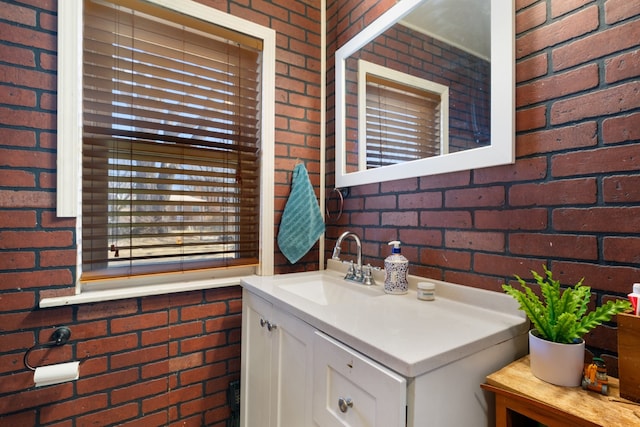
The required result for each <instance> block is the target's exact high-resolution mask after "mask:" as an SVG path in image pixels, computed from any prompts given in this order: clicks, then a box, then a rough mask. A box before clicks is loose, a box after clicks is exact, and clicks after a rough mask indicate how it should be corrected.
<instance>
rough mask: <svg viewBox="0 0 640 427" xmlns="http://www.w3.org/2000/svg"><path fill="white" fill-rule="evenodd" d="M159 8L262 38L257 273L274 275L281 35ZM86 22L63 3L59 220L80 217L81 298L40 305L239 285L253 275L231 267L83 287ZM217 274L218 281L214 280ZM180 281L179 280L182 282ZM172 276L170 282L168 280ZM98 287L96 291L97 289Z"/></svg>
mask: <svg viewBox="0 0 640 427" xmlns="http://www.w3.org/2000/svg"><path fill="white" fill-rule="evenodd" d="M147 1H149V2H150V3H153V4H155V5H158V6H161V7H164V8H167V9H171V10H174V11H177V12H179V13H183V14H186V15H190V16H194V17H197V18H199V19H202V20H206V21H209V22H212V23H215V24H217V25H221V26H223V27H227V28H229V29H231V30H234V31H237V32H240V33H244V34H247V35H249V36H252V37H255V38H257V39H259V40H262V43H263V51H262V63H261V67H262V68H261V70H260V73H261V77H262V94H261V95H262V98H261V101H260V103H261V117H260V123H261V149H260V157H261V160H260V161H261V171H260V174H261V176H260V221H261V222H260V254H259V257H260V261H259V265H258V267H257V268H256V269H255V274H258V275H263V276H270V275H273V263H274V256H273V251H274V227H273V224H274V175H273V170H274V151H275V150H274V145H275V140H274V138H275V136H274V135H275V73H276V71H275V54H276V40H275V39H276V33H275V31H274V30H273V29H271V28H267V27H263V26H261V25H258V24H256V23H253V22H250V21H247V20H245V19H242V18H238V17H235V16H232V15H229V14H227V13H224V12H221V11H218V10H216V9H213V8H211V7H208V6H205V5H202V4H199V3H196V2H194V1H192V0H180V1H175V0H147ZM82 20H83V1H82V0H64V1H61V2H59V3H58V106H57V108H58V110H57V111H58V115H57V116H58V117H57V121H58V122H57V126H58V134H57V144H58V146H57V149H58V152H57V195H56V198H57V205H56V209H57V216H58V217H75V218H76V247H77V251H76V252H77V256H76V258H77V262H76V284H75V295H72V296H66V297H52V298H43V299H41V300H40V304H39V305H40V307H56V306H63V305H70V304H80V303H89V302H97V301H106V300H114V299H124V298H133V297H140V296H146V295H159V294H165V293H171V292H184V291H189V290H196V289H209V288H216V287H224V286H233V285H238V284H239V283H240V279H241V277H242V276H246V275H247V274H249V273H247V271H246V270H243V269H229V270H224V271H220V272H218V271H216V272H215V273H207V275H208V276H209V277H198V276H190V275H189V274H188V273H181V274H177V275H171V274H169V275H166V276H165V279H164V280H162V281H160V280H159V279H158V278H155V279H153V278H152V279H147V280H146V282H145V281H138V280H136V279H128V278H122V279H118V280H115V281H112V283H115V282H117V285H105V286H98V287H97V288H99V289H98V290H91V291H88V290H86V289H83V286H82V283H81V282H80V276H81V274H82V270H81V266H82V263H81V256H82V218H81V212H82V208H81V200H82V197H81V188H82V163H81V159H82V64H83V61H82V45H83V33H82V28H83V26H82ZM213 274H215V275H216V276H215V277H211V276H212V275H213ZM176 277H178V278H179V279H178V280H176ZM167 278H168V280H167ZM94 288H95V287H94Z"/></svg>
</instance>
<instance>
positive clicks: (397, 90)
mask: <svg viewBox="0 0 640 427" xmlns="http://www.w3.org/2000/svg"><path fill="white" fill-rule="evenodd" d="M358 85H359V89H358V94H359V97H360V99H359V100H358V105H359V109H360V111H359V112H358V120H359V124H358V129H359V132H360V135H359V140H360V141H366V144H361V146H360V148H359V162H360V168H361V169H372V168H378V167H382V166H387V165H395V164H399V163H404V162H408V161H412V160H418V159H423V158H427V157H433V156H438V155H441V154H446V153H448V108H449V102H448V96H449V90H448V88H447V87H446V86H443V85H440V84H437V83H434V82H431V81H428V80H424V79H420V78H417V77H415V76H411V75H408V74H404V73H400V72H398V71H395V70H391V69H389V68H386V67H382V66H379V65H376V64H372V63H369V62H367V61H363V60H359V61H358Z"/></svg>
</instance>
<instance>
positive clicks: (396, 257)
mask: <svg viewBox="0 0 640 427" xmlns="http://www.w3.org/2000/svg"><path fill="white" fill-rule="evenodd" d="M389 245H391V246H393V248H392V249H391V255H389V256H388V257H387V258H386V259H385V260H384V291H385V292H386V293H388V294H396V295H399V294H406V293H407V292H408V291H409V282H408V281H407V273H408V271H409V260H408V259H407V258H405V257H404V256H403V255H402V254H401V253H400V242H399V241H398V240H393V241H391V242H389Z"/></svg>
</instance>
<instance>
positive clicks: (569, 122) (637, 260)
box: [326, 0, 640, 375]
mask: <svg viewBox="0 0 640 427" xmlns="http://www.w3.org/2000/svg"><path fill="white" fill-rule="evenodd" d="M329 3H330V5H329V10H330V11H331V12H332V15H330V19H329V23H330V27H329V28H330V31H332V32H333V33H334V34H337V36H336V37H335V40H337V42H334V44H331V43H330V44H329V45H330V46H331V47H332V51H330V52H329V56H331V55H332V53H333V52H334V51H335V48H336V47H337V48H339V47H340V46H341V45H342V44H344V40H346V38H343V37H342V36H341V35H340V32H341V31H342V30H343V27H340V26H339V25H338V23H339V22H342V21H344V19H339V17H341V16H342V15H343V14H344V12H340V11H339V10H338V8H337V7H336V4H335V2H329ZM375 3H376V2H375V1H372V0H361V1H357V0H354V1H349V2H342V1H341V2H340V9H341V8H342V7H343V5H345V8H346V9H345V10H348V11H350V12H349V13H351V14H353V13H354V11H361V12H362V11H370V10H371V9H369V8H368V6H371V5H374V4H375ZM516 9H517V15H516V32H517V35H516V57H517V59H516V80H517V83H516V85H517V87H516V127H517V137H516V151H517V161H516V163H515V164H513V165H508V166H501V167H494V168H486V169H478V170H472V171H464V172H457V173H451V174H445V175H440V176H428V177H421V178H415V179H406V180H402V181H391V182H386V183H382V184H371V185H364V186H359V187H354V188H351V189H350V195H349V197H348V198H347V199H346V200H345V214H344V215H343V216H342V218H341V219H340V221H339V222H338V223H337V224H334V225H331V226H330V227H328V231H327V244H326V247H327V249H331V248H332V247H333V243H334V242H335V238H336V237H337V236H338V235H339V233H341V232H342V231H344V230H346V229H350V230H353V231H356V232H357V233H359V234H360V235H361V236H362V237H363V255H364V257H365V261H366V262H371V263H372V264H375V265H382V262H383V259H384V258H385V257H386V256H387V255H388V253H389V249H388V247H387V246H386V245H385V242H387V241H390V240H396V239H399V240H401V241H402V242H403V244H404V249H403V254H404V255H405V256H407V258H409V260H410V271H411V272H412V273H414V274H419V275H422V276H426V277H432V278H436V279H443V280H448V281H451V282H455V283H462V284H466V285H469V286H473V287H478V288H484V289H489V290H493V291H501V289H500V285H501V284H502V283H505V282H506V281H513V274H518V275H521V276H522V277H525V278H530V277H531V274H530V273H529V270H531V269H535V270H538V271H540V270H541V264H543V263H546V264H547V265H548V266H549V267H551V268H552V269H553V271H554V273H555V275H556V276H557V277H558V278H559V279H560V280H561V282H562V283H563V284H566V285H570V284H574V283H575V282H577V281H578V280H579V279H580V278H581V277H585V278H586V279H585V283H586V284H587V285H589V286H591V287H592V289H593V293H594V298H593V302H594V303H601V302H602V301H605V300H607V299H609V298H617V297H624V295H626V293H628V292H629V291H630V289H631V285H632V283H634V282H637V281H640V255H639V253H640V252H639V251H638V249H639V248H640V190H638V188H640V145H639V142H640V79H639V78H638V77H639V76H640V43H639V41H640V7H638V3H637V2H633V1H628V0H608V1H605V0H572V1H567V0H537V1H536V0H516ZM385 10H386V8H385ZM378 12H382V11H379V10H378ZM350 19H352V20H355V21H356V22H357V20H356V19H355V18H354V17H351V18H350ZM369 19H373V18H371V17H370V16H369ZM330 64H331V66H333V64H332V63H330ZM328 76H329V78H331V76H333V72H332V70H330V71H329V72H328ZM332 84H333V82H331V81H330V83H329V85H330V87H331V86H332ZM332 101H333V100H332ZM328 118H329V119H331V121H330V122H329V123H328V127H327V135H328V137H329V140H328V141H327V144H328V146H329V147H331V150H329V151H328V156H330V157H329V160H328V161H331V160H333V154H334V150H333V132H334V131H333V112H332V111H330V112H329V113H328ZM328 171H330V172H331V175H330V176H329V178H328V183H327V185H328V188H331V187H332V185H333V167H332V166H331V168H328ZM326 256H330V254H329V253H328V252H327V254H326ZM586 341H587V346H588V348H589V350H590V351H592V352H593V353H595V354H597V355H602V356H603V357H604V358H605V360H606V361H607V363H608V365H609V366H608V367H609V369H610V373H613V374H614V375H615V374H616V372H617V371H616V369H617V360H616V358H615V356H616V353H617V338H616V329H615V322H613V323H611V324H608V325H605V326H602V327H599V328H597V329H596V330H595V331H593V332H592V333H590V334H589V335H588V336H587V337H586Z"/></svg>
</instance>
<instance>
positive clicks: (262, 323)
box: [260, 317, 269, 328]
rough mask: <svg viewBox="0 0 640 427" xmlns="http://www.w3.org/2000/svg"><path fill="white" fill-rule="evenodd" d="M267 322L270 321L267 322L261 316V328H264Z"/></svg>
mask: <svg viewBox="0 0 640 427" xmlns="http://www.w3.org/2000/svg"><path fill="white" fill-rule="evenodd" d="M267 323H269V322H267V321H266V320H264V319H263V318H262V317H261V318H260V327H261V328H264V325H266V324H267Z"/></svg>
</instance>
